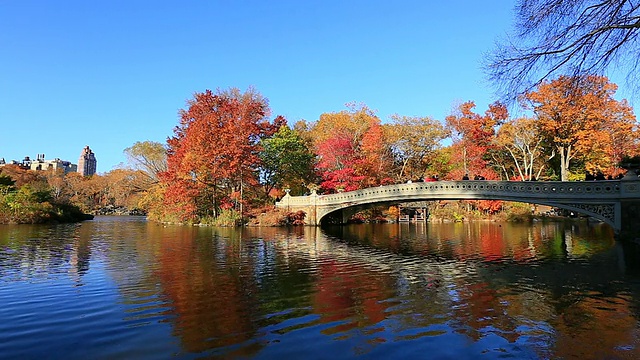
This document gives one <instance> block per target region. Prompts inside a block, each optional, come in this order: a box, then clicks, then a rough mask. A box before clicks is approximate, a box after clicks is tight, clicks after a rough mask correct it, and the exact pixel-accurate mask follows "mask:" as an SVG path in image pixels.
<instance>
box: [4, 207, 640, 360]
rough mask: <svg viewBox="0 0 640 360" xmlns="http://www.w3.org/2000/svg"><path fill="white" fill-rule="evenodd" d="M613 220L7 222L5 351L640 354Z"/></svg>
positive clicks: (627, 266)
mask: <svg viewBox="0 0 640 360" xmlns="http://www.w3.org/2000/svg"><path fill="white" fill-rule="evenodd" d="M638 258H639V256H638V255H637V252H636V251H635V250H633V249H629V248H627V246H626V245H625V246H623V245H622V244H620V243H616V242H615V241H614V240H613V235H612V233H611V231H610V229H609V228H608V227H606V226H604V225H588V224H579V225H575V224H574V225H566V224H562V223H545V224H543V223H535V224H533V225H514V224H499V223H488V222H487V223H485V222H481V223H473V224H400V225H398V224H393V225H353V226H345V227H335V228H326V229H318V228H295V229H280V228H248V229H215V228H198V227H180V226H162V225H158V224H154V223H149V222H146V221H145V220H144V218H136V217H97V218H96V219H95V220H93V221H88V222H84V223H82V224H72V225H55V226H29V225H21V226H0V358H3V359H5V358H6V359H29V358H31V359H45V358H64V359H84V358H92V359H145V358H148V359H165V358H179V359H182V358H185V359H191V358H194V359H197V358H264V359H271V358H277V359H302V358H304V359H348V358H354V357H361V358H376V359H383V358H384V359H406V358H433V359H461V358H462V359H464V358H468V359H471V358H477V357H483V358H504V357H511V358H531V359H538V358H568V359H570V358H580V359H585V358H597V359H600V358H620V359H635V358H640V323H639V322H638V319H639V318H640V307H639V305H640V271H639V270H638V269H639V268H640V266H639V265H638V263H639V261H638Z"/></svg>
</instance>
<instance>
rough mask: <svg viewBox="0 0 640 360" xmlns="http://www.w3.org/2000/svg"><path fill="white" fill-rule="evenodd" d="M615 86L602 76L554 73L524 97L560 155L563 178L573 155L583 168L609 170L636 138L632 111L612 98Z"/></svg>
mask: <svg viewBox="0 0 640 360" xmlns="http://www.w3.org/2000/svg"><path fill="white" fill-rule="evenodd" d="M616 90H617V86H616V85H615V84H613V83H611V82H609V79H607V77H605V76H597V75H588V76H560V77H559V78H557V79H555V80H553V81H550V82H544V83H542V84H541V85H539V86H538V88H537V90H536V91H532V92H529V93H527V94H526V95H525V97H524V99H525V105H526V106H528V107H530V108H532V109H533V111H534V112H535V114H536V117H537V124H538V129H539V131H540V133H541V135H542V136H543V137H544V139H545V141H546V142H547V143H549V144H550V145H551V146H553V147H554V148H555V151H556V154H557V155H558V156H559V157H560V176H561V179H562V180H563V181H566V180H568V179H569V169H570V166H571V162H572V160H574V159H576V160H581V161H582V162H584V164H585V168H586V170H587V171H592V172H594V171H606V170H609V172H611V170H612V168H613V166H614V164H616V163H617V162H618V161H619V160H620V159H621V158H622V156H623V155H624V149H627V150H629V149H631V148H633V147H634V145H635V143H636V142H637V135H636V129H635V127H636V123H635V121H636V119H635V115H634V114H633V111H632V109H631V107H630V106H629V105H628V104H627V102H626V101H617V100H615V99H614V98H613V96H614V94H615V92H616ZM621 149H622V151H621Z"/></svg>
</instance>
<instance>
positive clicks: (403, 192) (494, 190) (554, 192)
mask: <svg viewBox="0 0 640 360" xmlns="http://www.w3.org/2000/svg"><path fill="white" fill-rule="evenodd" d="M434 200H503V201H515V202H524V203H531V204H539V205H549V206H553V207H558V208H561V209H566V210H569V211H574V212H576V213H581V214H584V215H588V216H591V217H593V218H595V219H598V220H601V221H603V222H605V223H607V224H609V225H611V226H612V227H613V229H614V230H615V232H616V233H617V234H620V233H624V234H631V235H633V234H640V179H638V177H636V176H634V177H629V178H624V179H622V180H606V181H585V182H565V181H528V182H523V181H488V180H485V181H476V180H463V181H437V182H416V183H407V184H397V185H387V186H380V187H374V188H367V189H361V190H356V191H348V192H342V193H337V194H328V195H318V194H317V193H316V192H315V191H314V192H312V193H311V195H308V196H290V195H289V194H287V195H285V196H284V197H283V198H282V200H281V201H279V202H277V203H276V207H278V208H281V209H287V210H289V211H298V210H303V211H304V212H306V214H307V217H306V221H307V223H308V224H310V225H320V224H321V223H322V222H323V220H325V219H327V218H328V216H329V215H331V216H334V217H335V216H336V215H337V216H339V219H341V220H342V222H343V223H345V222H346V220H348V219H349V218H350V217H351V215H353V214H355V213H356V212H357V211H360V210H362V209H364V208H367V207H371V206H375V205H393V204H400V203H404V202H413V201H434ZM637 236H638V235H636V237H637Z"/></svg>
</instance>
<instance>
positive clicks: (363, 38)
mask: <svg viewBox="0 0 640 360" xmlns="http://www.w3.org/2000/svg"><path fill="white" fill-rule="evenodd" d="M513 5H514V1H513V0H501V1H471V0H467V1H463V0H450V1H427V0H416V1H388V0H386V1H377V0H325V1H314V0H309V1H302V0H287V1H278V0H271V1H264V0H252V1H249V0H244V1H243V0H237V1H222V0H220V1H216V0H197V1H196V0H182V1H165V0H95V1H87V0H60V1H52V0H0V158H1V157H4V158H5V159H6V160H11V159H15V160H20V159H22V158H23V157H24V156H31V157H33V158H35V157H36V155H37V154H40V153H44V154H45V155H46V158H47V159H51V158H61V159H63V160H70V161H72V162H74V163H77V161H78V157H79V155H80V152H81V150H82V148H83V147H84V146H85V145H89V146H90V147H91V149H92V150H93V151H94V152H95V154H96V158H97V159H98V172H99V173H104V172H107V171H109V170H111V169H113V168H114V167H115V166H117V165H118V164H119V163H121V162H125V160H126V159H125V156H124V154H123V150H124V149H125V148H126V147H129V146H131V145H132V144H133V143H135V142H136V141H144V140H151V141H158V142H164V141H165V140H166V138H167V137H168V136H171V135H172V131H173V128H174V127H175V126H176V125H177V123H178V115H177V113H178V111H179V110H180V109H181V108H184V107H185V102H186V101H187V100H188V99H190V98H191V97H192V95H193V93H194V92H201V91H204V90H205V89H212V90H215V89H217V88H222V89H224V88H229V87H237V88H240V89H241V90H244V89H246V88H247V87H248V86H254V87H255V88H256V89H257V90H258V91H259V92H261V93H262V94H263V95H264V96H265V97H267V98H268V99H269V102H270V106H271V109H272V112H273V115H284V116H285V117H286V118H287V119H288V120H289V123H290V124H293V123H294V122H296V121H297V120H299V119H305V120H308V121H314V120H317V119H318V117H319V116H320V114H322V113H325V112H336V111H341V110H344V109H345V103H348V102H357V103H364V104H366V105H367V106H369V107H370V108H371V109H374V110H376V111H377V113H378V115H379V116H380V118H381V119H382V120H383V121H386V120H388V118H389V116H390V115H392V114H400V115H407V116H431V117H433V118H435V119H438V120H443V119H444V117H445V116H446V115H448V114H449V113H450V112H451V109H452V106H454V105H455V104H458V103H460V102H462V101H467V100H473V101H475V102H476V104H477V108H476V110H477V111H478V112H484V111H485V110H486V107H487V105H488V104H489V103H491V102H493V101H494V100H495V98H494V96H493V92H492V88H491V86H490V84H488V83H487V82H485V78H484V74H483V72H482V70H481V66H482V64H481V61H482V57H483V54H485V53H486V52H489V51H490V50H491V49H492V48H493V46H494V43H495V41H496V40H497V39H498V38H499V37H501V36H503V35H505V34H506V33H508V32H509V31H511V27H512V19H513Z"/></svg>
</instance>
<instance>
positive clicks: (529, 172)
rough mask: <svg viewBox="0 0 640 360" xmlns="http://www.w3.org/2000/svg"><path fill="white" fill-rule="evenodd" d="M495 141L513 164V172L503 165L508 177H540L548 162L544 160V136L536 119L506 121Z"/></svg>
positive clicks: (521, 178)
mask: <svg viewBox="0 0 640 360" xmlns="http://www.w3.org/2000/svg"><path fill="white" fill-rule="evenodd" d="M494 141H495V146H496V148H498V149H501V150H502V152H503V153H505V154H507V156H508V159H509V162H510V163H511V164H513V171H512V172H511V173H509V171H508V170H507V166H506V165H501V167H502V169H503V170H504V172H505V177H506V178H507V179H510V178H513V177H515V178H518V179H520V180H533V179H538V178H540V174H541V173H542V171H543V169H544V167H545V164H546V163H545V161H543V160H544V159H543V151H544V147H543V138H542V137H541V136H540V135H539V133H538V130H537V128H536V120H535V119H533V118H527V117H523V118H517V119H510V120H508V121H506V122H505V123H504V124H502V125H501V126H500V128H499V130H498V134H497V136H496V138H495V140H494ZM505 162H506V161H505Z"/></svg>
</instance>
